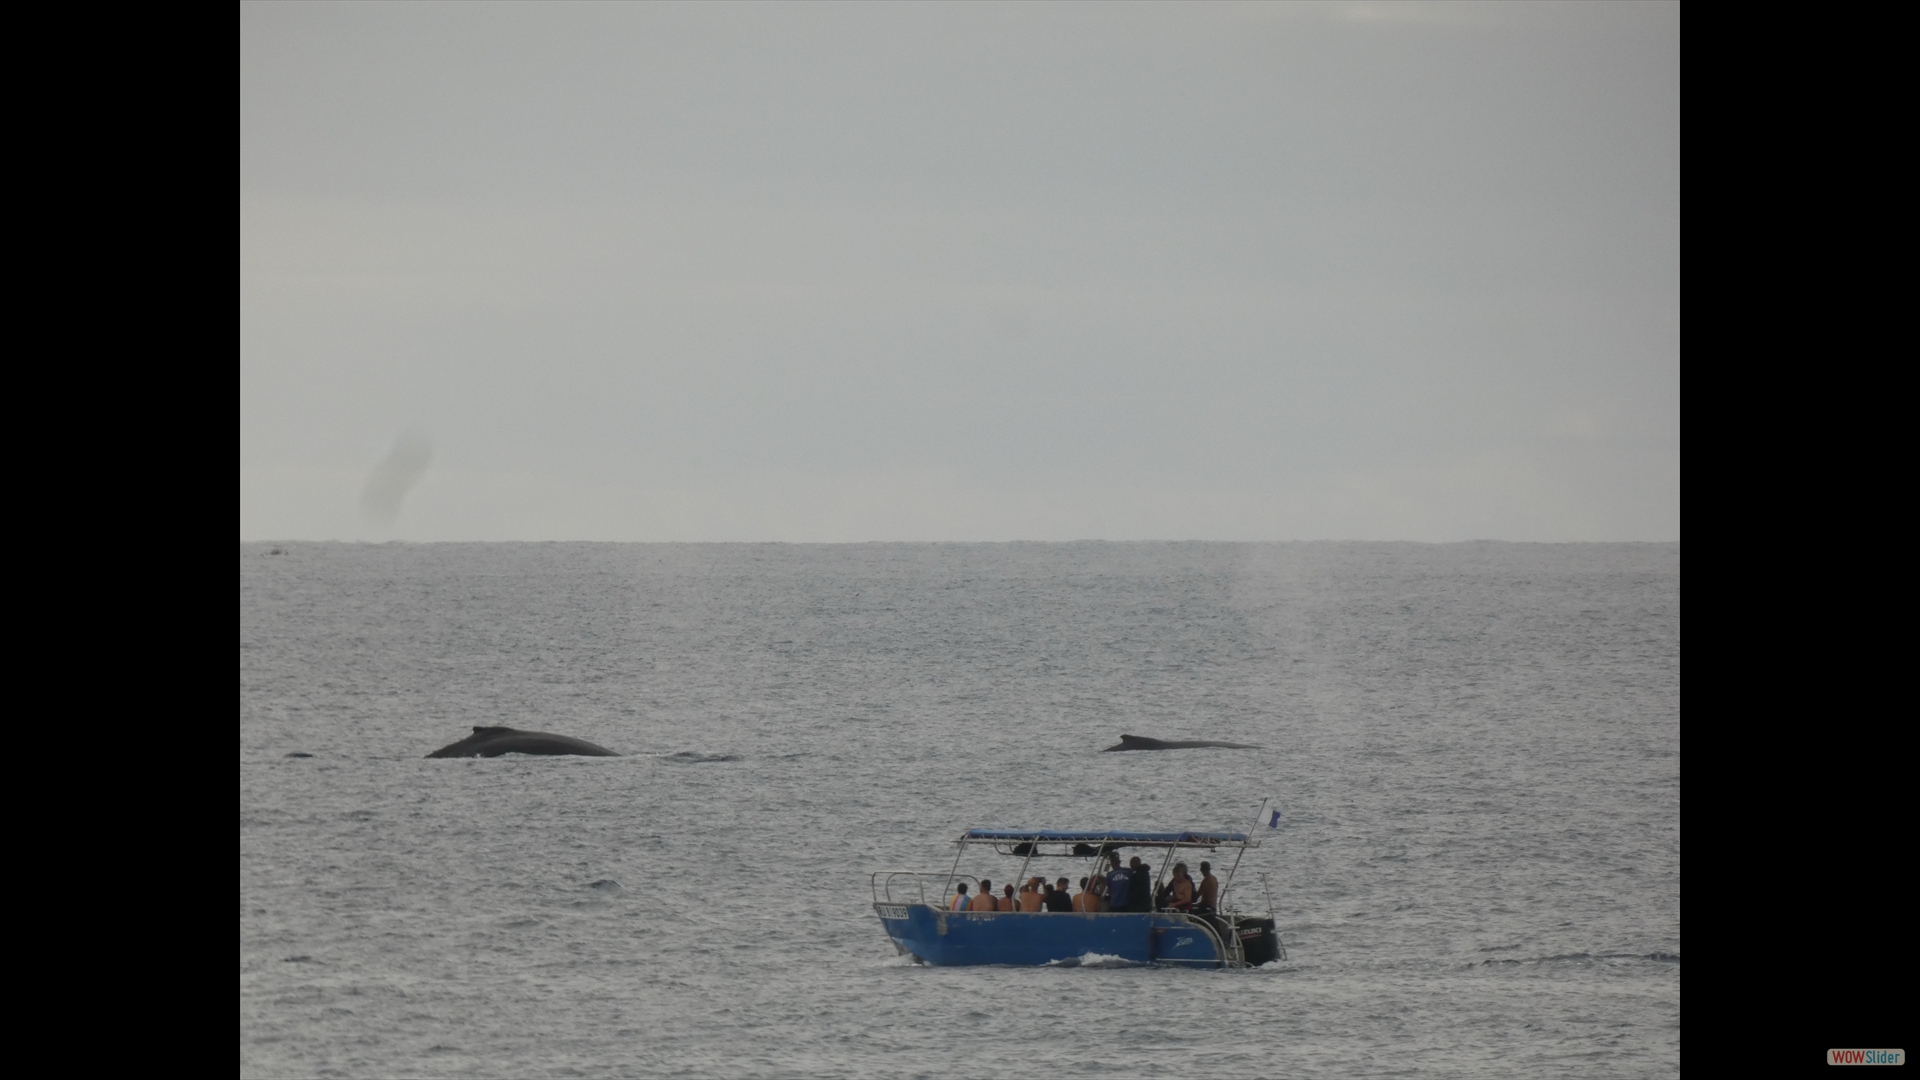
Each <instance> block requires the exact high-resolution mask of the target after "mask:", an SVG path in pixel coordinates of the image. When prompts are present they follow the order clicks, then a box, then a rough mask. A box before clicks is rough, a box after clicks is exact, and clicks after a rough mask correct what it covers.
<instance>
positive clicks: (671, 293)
mask: <svg viewBox="0 0 1920 1080" xmlns="http://www.w3.org/2000/svg"><path fill="white" fill-rule="evenodd" d="M240 29H241V48H240V69H241V78H240V535H241V538H242V539H243V540H328V539H337V540H374V541H384V540H407V541H422V542H424V541H441V540H621V541H791V542H860V541H943V540H944V541H1006V540H1084V539H1100V540H1114V541H1125V540H1415V541H1432V542H1440V541H1457V540H1470V539H1497V540H1512V541H1548V542H1564V541H1622V540H1639V541H1677V540H1678V539H1679V529H1680V510H1679V493H1680V448H1679V435H1680V391H1679V324H1680V311H1679V303H1680V297H1679V254H1680V252H1679V197H1680V174H1679V124H1680V112H1679V110H1680V98H1679V9H1678V6H1677V5H1675V4H1667V3H1659V2H1650V0H1649V2H1636V3H1593V4H1584V3H1567V4H1562V3H1552V4H1528V3H1488V4H1483V3H1457V4H1456V3H1415V4H1396V3H1375V2H1369V3H1291V4H1288V3H1251V4H1242V3H1196V2H1182V3H1173V4H1158V3H1148V4H1130V3H1052V4H1039V3H991V2H974V3H963V4H943V3H912V4H908V3H892V4H888V3H861V4H853V3H842V4H833V3H829V4H808V3H784V4H764V3H749V4H726V3H699V4H686V5H678V4H665V3H650V4H617V3H593V4H569V3H544V4H532V3H525V4H491V3H470V4H456V3H427V4H412V3H381V4H373V3H298V2H293V3H247V4H243V5H242V6H241V13H240Z"/></svg>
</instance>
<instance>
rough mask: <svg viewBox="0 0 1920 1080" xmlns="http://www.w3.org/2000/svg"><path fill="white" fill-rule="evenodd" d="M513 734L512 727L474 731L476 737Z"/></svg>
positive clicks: (484, 728) (475, 729)
mask: <svg viewBox="0 0 1920 1080" xmlns="http://www.w3.org/2000/svg"><path fill="white" fill-rule="evenodd" d="M512 732H513V729H512V728H510V727H477V728H474V729H473V733H474V734H475V735H509V734H512Z"/></svg>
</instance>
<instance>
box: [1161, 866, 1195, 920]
mask: <svg viewBox="0 0 1920 1080" xmlns="http://www.w3.org/2000/svg"><path fill="white" fill-rule="evenodd" d="M1168 884H1169V885H1170V886H1172V890H1173V891H1172V893H1171V895H1170V896H1169V898H1168V901H1167V910H1169V911H1192V910H1193V896H1194V888H1193V879H1192V878H1190V877H1188V876H1187V864H1186V863H1174V864H1173V880H1172V881H1170V882H1168Z"/></svg>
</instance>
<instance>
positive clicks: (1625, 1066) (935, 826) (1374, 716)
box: [240, 542, 1680, 1078]
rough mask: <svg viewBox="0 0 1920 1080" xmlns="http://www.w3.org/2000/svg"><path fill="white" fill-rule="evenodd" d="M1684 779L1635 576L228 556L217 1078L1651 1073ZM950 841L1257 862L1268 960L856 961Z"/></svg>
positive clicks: (1178, 558) (808, 549)
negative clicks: (236, 891) (456, 750)
mask: <svg viewBox="0 0 1920 1080" xmlns="http://www.w3.org/2000/svg"><path fill="white" fill-rule="evenodd" d="M477 725H506V726H511V727H517V728H525V729H531V730H538V731H549V732H555V733H558V734H564V735H571V736H575V737H578V738H582V739H587V740H590V741H592V742H595V743H599V744H600V745H602V746H605V747H608V748H610V749H613V750H615V751H618V752H619V753H620V754H622V755H624V756H621V757H615V758H588V757H528V756H519V755H512V756H506V757H500V758H493V759H458V760H449V759H440V760H428V759H427V758H426V756H425V755H426V754H428V753H429V752H431V751H433V750H435V749H437V748H438V747H440V746H443V745H446V744H448V743H452V742H455V741H457V740H458V739H460V738H462V737H464V736H466V735H467V734H469V733H470V730H471V728H472V727H474V726H477ZM1123 733H1126V734H1135V735H1146V736H1152V737H1156V738H1161V739H1218V740H1227V741H1233V742H1242V743H1253V744H1258V746H1259V747H1260V748H1259V749H1253V750H1227V749H1195V750H1178V751H1165V752H1155V753H1103V752H1101V751H1102V748H1103V747H1106V746H1109V745H1112V744H1114V743H1116V742H1118V741H1119V737H1120V735H1121V734H1123ZM1679 754H1680V551H1679V546H1678V545H1677V544H1509V543H1495V542H1475V543H1462V544H1397V543H1282V544H1225V543H1124V544H1123V543H1047V544H1039V543H1035V544H1022V543H1015V544H848V545H797V544H559V543H554V544H543V543H526V544H342V543H290V544H280V545H268V544H253V543H244V544H242V545H240V1072H241V1075H242V1076H243V1077H295V1076H315V1077H334V1076H339V1077H389V1076H421V1077H439V1076H474V1077H575V1076H579V1077H629V1076H631V1077H654V1076H692V1077H706V1076H714V1077H788V1076H792V1077H814V1076H821V1077H838V1076H847V1077H868V1076H871V1077H957V1078H969V1077H980V1078H986V1077H1016V1076H1026V1075H1033V1076H1045V1077H1056V1076H1063V1077H1064V1076H1098V1075H1107V1074H1112V1073H1116V1072H1122V1073H1125V1074H1127V1075H1130V1076H1131V1075H1136V1074H1138V1075H1146V1074H1148V1073H1158V1072H1160V1071H1162V1070H1165V1071H1169V1072H1170V1073H1171V1074H1173V1075H1183V1076H1184V1075H1189V1074H1191V1075H1195V1076H1207V1077H1280V1076H1286V1077H1353V1076H1460V1077H1508V1076H1513V1077H1521V1076H1525V1077H1543V1076H1551V1077H1588V1076H1591V1077H1661V1076H1675V1075H1678V1073H1679V1068H1680V1064H1679V1060H1680V1058H1679V1046H1680V756H1679ZM298 755H309V756H298ZM1263 800H1268V801H1267V803H1266V805H1267V806H1268V808H1269V809H1268V810H1267V811H1266V812H1265V813H1264V814H1263V815H1261V816H1260V817H1259V818H1257V819H1256V816H1255V815H1256V811H1257V810H1258V809H1259V807H1260V806H1261V805H1262V802H1263ZM1276 807H1277V808H1278V809H1279V810H1280V811H1281V816H1280V819H1279V823H1278V825H1277V826H1275V827H1271V828H1269V827H1268V825H1269V822H1270V821H1271V817H1272V808H1276ZM976 826H978V827H986V826H1006V827H1032V828H1062V829H1066V828H1108V827H1113V828H1154V829H1170V828H1184V827H1203V828H1231V829H1240V830H1252V831H1253V832H1255V833H1257V835H1258V838H1259V839H1260V841H1261V844H1260V846H1259V847H1258V848H1256V849H1253V850H1251V851H1249V852H1248V853H1247V854H1246V856H1245V858H1244V861H1243V862H1242V863H1241V865H1240V867H1239V870H1238V874H1237V876H1236V879H1235V881H1234V884H1233V888H1232V893H1233V894H1234V895H1233V899H1234V901H1235V903H1236V904H1237V906H1239V907H1241V908H1242V909H1245V910H1251V911H1257V912H1260V913H1265V912H1266V911H1268V910H1269V908H1271V910H1272V912H1273V915H1274V918H1275V919H1276V922H1277V926H1278V930H1279V933H1280V937H1281V940H1282V942H1283V943H1284V945H1285V948H1286V951H1287V958H1286V959H1285V960H1282V961H1277V962H1275V963H1272V964H1268V965H1265V966H1263V967H1260V968H1257V969H1253V970H1241V971H1196V970H1184V969H1174V968H1162V967H1154V966H1126V965H1113V964H1102V963H1090V964H1087V965H1082V966H1072V965H1061V966H1055V967H1047V968H1005V967H979V968H931V967H924V966H920V965H917V964H915V963H913V962H912V960H911V959H910V958H906V957H902V956H899V955H897V954H896V952H895V950H894V948H893V946H892V945H891V944H890V943H889V942H888V940H887V938H886V936H885V935H884V934H883V933H882V931H881V928H880V924H879V922H878V920H877V919H876V918H875V916H874V914H873V910H872V906H871V897H870V895H869V875H870V874H872V873H873V872H875V871H879V870H893V869H913V870H923V871H938V872H940V873H942V874H944V873H945V872H946V871H947V869H948V868H949V867H950V866H951V865H952V863H953V859H954V848H953V845H952V843H951V841H952V839H953V838H954V837H955V836H957V835H958V834H959V833H961V832H962V831H964V830H965V829H967V828H970V827H976ZM1055 865H1056V866H1057V867H1058V869H1054V868H1053V867H1048V868H1046V869H1045V870H1044V871H1042V870H1040V869H1036V870H1035V871H1034V872H1045V873H1047V875H1048V876H1049V877H1053V876H1060V875H1071V876H1074V877H1075V878H1076V880H1077V878H1078V876H1079V875H1080V874H1081V873H1083V872H1084V871H1083V870H1082V869H1081V868H1080V866H1079V864H1078V863H1075V864H1073V865H1072V866H1071V867H1069V866H1068V865H1067V864H1065V863H1059V864H1055ZM969 869H970V868H969V867H966V866H963V867H962V871H963V872H968V870H969ZM1016 869H1018V868H1017V867H1014V866H1011V865H1007V866H996V865H994V864H993V863H992V862H991V861H989V860H986V859H984V858H983V859H982V860H980V861H979V862H978V863H977V865H974V866H972V867H971V872H972V873H975V874H985V875H986V876H989V877H995V878H1000V879H1001V880H1005V878H1002V876H1001V873H1006V874H1007V875H1008V876H1010V875H1011V872H1012V871H1014V870H1016ZM995 871H1000V872H999V873H997V872H995Z"/></svg>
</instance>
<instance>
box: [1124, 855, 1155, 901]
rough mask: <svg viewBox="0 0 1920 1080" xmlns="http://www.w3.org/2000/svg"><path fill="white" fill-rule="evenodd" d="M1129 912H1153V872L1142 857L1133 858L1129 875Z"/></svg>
mask: <svg viewBox="0 0 1920 1080" xmlns="http://www.w3.org/2000/svg"><path fill="white" fill-rule="evenodd" d="M1127 910H1128V911H1152V910H1153V872H1152V871H1151V870H1149V869H1148V868H1147V864H1146V863H1143V862H1141V861H1140V856H1138V855H1135V856H1134V857H1133V865H1132V867H1131V869H1130V870H1129V871H1128V874H1127Z"/></svg>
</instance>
